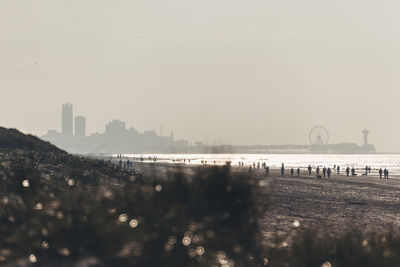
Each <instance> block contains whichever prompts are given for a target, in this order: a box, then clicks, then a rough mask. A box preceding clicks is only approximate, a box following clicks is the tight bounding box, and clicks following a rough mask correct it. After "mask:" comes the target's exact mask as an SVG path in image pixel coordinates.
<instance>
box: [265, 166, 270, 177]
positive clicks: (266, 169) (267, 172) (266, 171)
mask: <svg viewBox="0 0 400 267" xmlns="http://www.w3.org/2000/svg"><path fill="white" fill-rule="evenodd" d="M265 174H266V176H267V177H268V175H269V167H268V166H267V167H265Z"/></svg>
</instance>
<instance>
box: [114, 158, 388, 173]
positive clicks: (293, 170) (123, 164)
mask: <svg viewBox="0 0 400 267" xmlns="http://www.w3.org/2000/svg"><path fill="white" fill-rule="evenodd" d="M117 158H119V159H120V160H119V162H118V163H119V164H118V165H119V166H120V167H124V168H126V167H127V168H130V167H133V161H135V160H137V161H138V160H140V161H142V162H143V161H144V158H143V156H141V157H138V158H132V161H130V160H129V159H128V160H127V161H125V162H123V161H122V158H123V156H122V155H118V156H117ZM148 160H153V161H154V162H156V161H157V158H156V157H154V158H150V157H149V158H148ZM173 161H175V160H173ZM186 162H188V163H189V164H190V163H191V160H190V159H188V160H186V159H184V160H183V163H186ZM207 163H208V162H207V161H206V160H202V161H201V164H202V165H207ZM213 163H214V165H215V164H216V163H217V162H216V161H215V160H214V161H213ZM238 164H239V167H241V168H243V167H247V166H249V165H247V164H245V163H244V162H243V161H240V162H239V163H238ZM226 165H229V166H230V165H231V161H227V162H226ZM314 168H315V176H316V177H317V178H321V179H323V178H330V177H331V176H332V174H333V173H336V174H337V175H340V174H341V168H340V166H339V165H336V164H335V165H334V166H333V167H332V168H330V167H325V166H323V167H320V166H317V167H312V166H311V165H308V167H307V174H308V176H312V174H313V169H314ZM254 170H264V171H265V175H266V176H267V177H268V176H269V172H270V167H269V166H268V165H267V163H265V162H262V163H260V162H257V163H256V162H253V164H250V166H249V167H248V171H249V173H252V172H253V171H254ZM364 170H365V172H363V173H361V176H368V175H369V174H371V170H372V168H371V166H365V169H364ZM344 173H345V175H346V176H348V177H349V176H353V177H354V176H357V175H358V174H357V171H356V169H355V167H354V166H353V167H352V168H350V167H349V166H347V167H346V168H345V169H344ZM377 173H378V174H379V178H380V179H389V170H388V169H387V168H384V169H382V168H380V169H379V170H378V171H377ZM301 174H302V170H301V168H300V167H297V168H293V167H291V168H290V169H289V171H287V169H286V168H285V164H284V163H282V165H281V177H285V176H290V177H294V176H295V175H296V176H297V177H300V176H301Z"/></svg>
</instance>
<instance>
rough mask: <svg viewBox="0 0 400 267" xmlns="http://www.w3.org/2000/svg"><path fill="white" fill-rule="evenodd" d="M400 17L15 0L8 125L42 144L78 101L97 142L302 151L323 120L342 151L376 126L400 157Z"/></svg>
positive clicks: (380, 12)
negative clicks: (137, 137) (134, 135)
mask: <svg viewBox="0 0 400 267" xmlns="http://www.w3.org/2000/svg"><path fill="white" fill-rule="evenodd" d="M399 7H400V6H399V4H398V3H397V2H395V1H386V0H385V1H379V2H378V1H370V0H368V1H343V0H340V1H317V0H315V1H301V2H300V1H268V2H266V1H252V2H251V4H250V3H248V2H246V3H245V2H243V1H227V0H222V1H218V2H216V1H209V0H207V1H201V2H192V1H183V0H172V1H168V3H166V2H160V1H118V2H117V3H112V4H110V2H109V1H103V0H96V1H51V2H50V1H44V0H38V1H34V2H33V1H32V2H31V1H15V0H13V1H11V0H4V1H1V3H0V31H1V32H2V39H1V40H2V41H1V42H0V70H1V72H0V75H1V77H0V88H1V89H0V92H1V98H0V121H1V124H2V125H3V126H6V127H16V128H18V129H20V130H22V131H24V132H27V133H33V134H36V135H39V136H40V135H43V134H45V133H46V132H47V130H48V129H55V130H60V129H61V123H60V117H61V108H60V106H61V104H62V103H65V102H67V101H69V102H72V103H74V115H84V116H86V117H87V132H88V133H94V132H103V131H104V125H105V124H106V123H108V122H109V121H111V120H113V119H120V120H122V121H125V122H126V123H127V126H129V127H130V126H133V127H135V128H136V129H138V130H141V131H143V130H149V129H153V130H155V131H156V132H157V133H158V132H159V131H160V127H161V124H162V125H163V129H164V132H165V134H166V135H168V134H169V133H170V132H171V130H173V131H174V133H175V136H176V138H178V139H181V138H184V139H188V140H193V141H202V142H205V143H209V144H214V143H216V144H288V143H291V144H304V143H307V141H308V132H309V130H310V129H311V128H312V127H313V126H314V125H319V124H321V125H324V126H325V127H326V128H328V130H329V132H330V135H331V142H333V143H339V142H356V143H362V134H361V131H362V130H363V129H364V127H368V129H369V130H370V142H371V143H373V144H375V146H376V148H377V150H378V151H379V152H385V151H386V152H399V151H400V141H399V140H398V136H399V134H400V126H399V124H398V123H397V116H396V115H397V114H398V111H399V108H398V99H399V97H400V90H399V88H400V78H399V75H398V74H397V72H398V70H399V69H400V53H399V52H400V34H399V28H400V19H399ZM16 14H18V15H16ZM21 18H24V19H23V20H22V19H21ZM278 22H279V23H278Z"/></svg>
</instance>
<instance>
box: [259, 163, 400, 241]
mask: <svg viewBox="0 0 400 267" xmlns="http://www.w3.org/2000/svg"><path fill="white" fill-rule="evenodd" d="M268 180H269V182H270V183H269V190H270V191H271V193H272V202H271V205H270V206H269V208H268V210H267V211H266V216H265V218H263V219H262V223H263V227H264V232H265V236H266V237H267V238H273V235H274V234H276V233H279V232H280V233H283V234H284V233H289V234H290V233H292V232H294V231H295V228H296V227H295V226H294V225H293V222H294V221H296V220H297V221H298V222H299V223H300V227H301V228H302V227H311V228H315V227H321V226H326V227H327V228H328V229H329V230H330V231H333V232H336V231H341V230H343V229H347V228H349V227H355V228H358V229H360V230H363V231H367V232H370V231H375V232H376V231H378V232H381V231H387V230H388V229H389V228H391V227H398V226H400V179H379V177H376V176H375V177H374V176H372V177H371V176H368V177H365V176H357V177H346V176H342V175H340V176H337V175H334V176H333V177H331V178H330V179H317V178H315V177H314V176H302V177H299V178H298V177H280V174H279V171H278V170H274V171H273V172H272V174H271V176H270V178H269V179H268Z"/></svg>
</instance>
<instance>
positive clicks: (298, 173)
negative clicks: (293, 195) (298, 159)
mask: <svg viewBox="0 0 400 267" xmlns="http://www.w3.org/2000/svg"><path fill="white" fill-rule="evenodd" d="M297 177H300V168H297Z"/></svg>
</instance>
